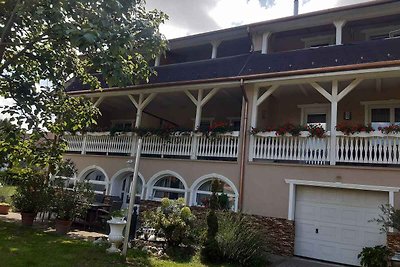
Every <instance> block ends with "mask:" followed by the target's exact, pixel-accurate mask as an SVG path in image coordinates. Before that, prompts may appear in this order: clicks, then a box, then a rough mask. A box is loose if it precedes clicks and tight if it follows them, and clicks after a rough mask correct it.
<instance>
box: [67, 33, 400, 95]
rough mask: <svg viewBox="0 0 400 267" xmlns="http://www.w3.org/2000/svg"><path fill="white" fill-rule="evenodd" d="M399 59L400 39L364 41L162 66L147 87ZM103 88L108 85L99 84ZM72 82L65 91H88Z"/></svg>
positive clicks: (78, 83) (77, 83)
mask: <svg viewBox="0 0 400 267" xmlns="http://www.w3.org/2000/svg"><path fill="white" fill-rule="evenodd" d="M399 59H400V38H392V39H384V40H375V41H367V42H361V43H355V44H346V45H335V46H326V47H318V48H310V49H302V50H295V51H288V52H280V53H271V54H260V53H259V52H253V53H249V54H246V55H239V56H233V57H225V58H217V59H210V60H202V61H196V62H188V63H180V64H173V65H165V66H160V67H157V68H156V71H157V75H156V76H152V77H151V79H150V82H149V83H150V84H154V85H156V84H160V85H161V84H166V83H174V82H176V83H178V82H184V81H201V80H210V79H218V78H232V77H238V78H239V77H245V76H249V75H257V74H270V73H277V74H279V73H281V72H282V73H283V72H288V71H295V70H307V69H320V68H326V67H336V66H346V65H355V64H363V63H373V62H384V61H393V60H399ZM102 85H103V88H107V87H108V86H107V85H106V84H105V83H104V81H102ZM88 89H89V88H88V87H87V86H83V85H82V84H81V83H80V82H79V81H76V80H75V81H73V82H72V83H71V84H70V85H69V86H68V87H67V91H68V92H72V91H81V90H88Z"/></svg>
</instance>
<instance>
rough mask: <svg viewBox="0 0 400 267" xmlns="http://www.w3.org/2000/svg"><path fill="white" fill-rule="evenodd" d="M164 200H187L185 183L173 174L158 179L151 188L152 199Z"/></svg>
mask: <svg viewBox="0 0 400 267" xmlns="http://www.w3.org/2000/svg"><path fill="white" fill-rule="evenodd" d="M162 198H169V199H178V198H186V186H185V184H184V183H183V181H182V180H181V179H180V178H178V177H176V176H174V175H172V174H165V175H162V176H161V177H160V178H158V179H156V181H155V183H154V185H153V186H152V188H151V195H150V199H154V200H161V199H162Z"/></svg>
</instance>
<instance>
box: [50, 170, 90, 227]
mask: <svg viewBox="0 0 400 267" xmlns="http://www.w3.org/2000/svg"><path fill="white" fill-rule="evenodd" d="M53 185H54V186H53V192H54V199H53V204H52V210H53V211H54V212H55V213H56V224H55V228H56V232H57V233H58V234H66V233H68V232H69V230H70V229H71V225H72V221H73V220H74V219H75V218H76V217H78V216H82V215H84V214H85V213H86V211H87V209H88V208H89V206H90V203H91V202H92V200H93V197H94V193H93V191H92V189H91V188H90V185H89V184H88V183H86V182H78V183H76V185H75V187H74V188H68V181H65V180H64V179H61V178H56V179H55V180H54V184H53Z"/></svg>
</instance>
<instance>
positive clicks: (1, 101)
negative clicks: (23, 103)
mask: <svg viewBox="0 0 400 267" xmlns="http://www.w3.org/2000/svg"><path fill="white" fill-rule="evenodd" d="M13 103H14V101H13V100H12V99H5V98H4V97H1V96H0V119H6V118H10V116H8V115H6V114H3V113H1V112H2V111H3V110H4V107H5V106H11V105H13Z"/></svg>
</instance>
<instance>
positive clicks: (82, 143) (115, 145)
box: [64, 132, 239, 161]
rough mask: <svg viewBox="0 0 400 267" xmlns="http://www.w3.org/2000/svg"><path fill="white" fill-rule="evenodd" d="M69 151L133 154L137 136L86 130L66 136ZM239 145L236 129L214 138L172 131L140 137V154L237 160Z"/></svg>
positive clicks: (159, 156)
mask: <svg viewBox="0 0 400 267" xmlns="http://www.w3.org/2000/svg"><path fill="white" fill-rule="evenodd" d="M64 140H65V141H66V142H67V145H68V149H67V151H68V152H70V153H81V154H99V155H123V156H133V155H135V153H136V140H137V137H136V136H135V135H133V134H132V133H124V134H117V135H110V134H109V133H108V132H104V133H88V134H84V135H66V136H64ZM238 148H239V132H232V133H225V134H221V135H218V136H216V137H209V136H205V135H202V134H194V133H192V134H175V135H171V136H170V137H169V138H168V139H164V138H161V137H159V136H156V135H152V136H146V137H144V138H143V144H142V152H141V154H142V156H144V157H156V158H187V159H189V158H190V159H209V160H228V161H231V160H236V159H237V156H238Z"/></svg>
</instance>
